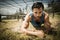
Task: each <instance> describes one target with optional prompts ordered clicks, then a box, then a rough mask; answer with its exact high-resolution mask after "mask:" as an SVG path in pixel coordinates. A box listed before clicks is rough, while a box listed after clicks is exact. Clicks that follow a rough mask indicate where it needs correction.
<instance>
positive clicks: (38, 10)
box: [32, 2, 44, 17]
mask: <svg viewBox="0 0 60 40" xmlns="http://www.w3.org/2000/svg"><path fill="white" fill-rule="evenodd" d="M43 10H44V6H43V4H42V3H41V2H35V3H34V4H33V5H32V11H33V13H34V17H40V16H41V14H42V11H43Z"/></svg>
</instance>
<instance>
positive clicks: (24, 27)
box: [21, 15, 44, 38]
mask: <svg viewBox="0 0 60 40" xmlns="http://www.w3.org/2000/svg"><path fill="white" fill-rule="evenodd" d="M30 19H31V17H30V16H29V15H27V16H26V17H25V20H24V21H23V24H22V27H21V30H22V31H23V33H26V34H29V35H35V36H38V37H40V38H43V37H44V32H43V31H38V30H36V31H34V30H32V31H31V30H27V28H28V26H29V22H30Z"/></svg>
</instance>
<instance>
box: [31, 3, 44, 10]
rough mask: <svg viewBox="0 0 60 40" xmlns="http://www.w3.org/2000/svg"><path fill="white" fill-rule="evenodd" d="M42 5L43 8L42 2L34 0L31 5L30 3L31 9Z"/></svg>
mask: <svg viewBox="0 0 60 40" xmlns="http://www.w3.org/2000/svg"><path fill="white" fill-rule="evenodd" d="M40 7H42V9H43V10H44V5H43V4H42V2H35V3H34V4H33V5H32V10H33V9H34V8H40Z"/></svg>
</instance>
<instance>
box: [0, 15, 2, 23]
mask: <svg viewBox="0 0 60 40" xmlns="http://www.w3.org/2000/svg"><path fill="white" fill-rule="evenodd" d="M1 21H2V19H1V14H0V22H1Z"/></svg>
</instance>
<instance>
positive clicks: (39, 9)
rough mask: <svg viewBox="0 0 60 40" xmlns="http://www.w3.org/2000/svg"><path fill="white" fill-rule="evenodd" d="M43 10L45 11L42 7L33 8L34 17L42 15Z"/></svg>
mask: <svg viewBox="0 0 60 40" xmlns="http://www.w3.org/2000/svg"><path fill="white" fill-rule="evenodd" d="M42 11H43V10H42V8H34V9H33V14H34V17H36V18H39V17H41V15H42Z"/></svg>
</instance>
